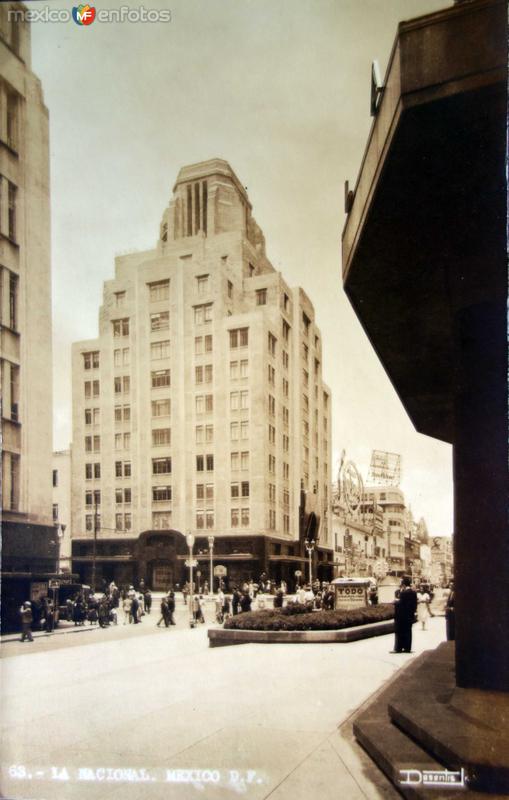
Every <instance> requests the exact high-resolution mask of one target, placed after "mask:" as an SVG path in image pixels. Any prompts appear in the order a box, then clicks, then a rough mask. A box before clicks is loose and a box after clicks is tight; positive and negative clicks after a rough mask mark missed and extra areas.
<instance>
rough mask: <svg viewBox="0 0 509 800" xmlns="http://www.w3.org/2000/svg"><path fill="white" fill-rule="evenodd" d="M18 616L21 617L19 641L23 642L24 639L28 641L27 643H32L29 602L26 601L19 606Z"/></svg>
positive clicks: (31, 615)
mask: <svg viewBox="0 0 509 800" xmlns="http://www.w3.org/2000/svg"><path fill="white" fill-rule="evenodd" d="M19 614H20V617H21V641H22V642H24V641H25V639H28V641H29V642H33V641H34V637H33V636H32V629H31V625H32V622H33V614H32V604H31V603H30V601H29V600H27V601H26V602H25V603H23V605H22V606H21V608H20V610H19Z"/></svg>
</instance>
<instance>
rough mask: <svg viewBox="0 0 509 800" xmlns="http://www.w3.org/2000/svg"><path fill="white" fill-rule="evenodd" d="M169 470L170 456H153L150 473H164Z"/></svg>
mask: <svg viewBox="0 0 509 800" xmlns="http://www.w3.org/2000/svg"><path fill="white" fill-rule="evenodd" d="M170 472H171V458H153V459H152V474H153V475H166V474H168V473H170Z"/></svg>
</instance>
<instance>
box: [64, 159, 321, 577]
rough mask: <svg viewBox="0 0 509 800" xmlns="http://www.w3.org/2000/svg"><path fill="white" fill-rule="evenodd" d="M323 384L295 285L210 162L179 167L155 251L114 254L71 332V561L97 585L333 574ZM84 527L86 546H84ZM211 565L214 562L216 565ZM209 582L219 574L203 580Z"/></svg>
mask: <svg viewBox="0 0 509 800" xmlns="http://www.w3.org/2000/svg"><path fill="white" fill-rule="evenodd" d="M330 407H331V401H330V392H329V389H328V388H327V387H326V386H325V385H324V384H323V382H322V341H321V335H320V331H319V329H318V328H317V326H316V324H315V319H314V309H313V306H312V304H311V301H310V300H309V298H308V297H307V296H306V294H305V292H304V291H303V290H302V289H300V288H297V289H291V288H290V287H289V286H288V285H287V284H286V282H285V281H284V279H283V277H282V275H281V274H280V273H278V272H276V271H275V270H274V268H273V267H272V265H271V263H270V262H269V260H268V259H267V256H266V254H265V240H264V236H263V234H262V232H261V230H260V228H259V227H258V225H257V224H256V222H255V220H254V219H253V217H252V215H251V204H250V202H249V199H248V197H247V194H246V192H245V190H244V188H243V186H242V185H241V183H240V182H239V180H238V178H237V177H236V175H235V173H234V172H233V170H232V169H231V167H230V166H229V165H228V164H227V163H226V162H225V161H222V160H220V159H213V160H211V161H206V162H203V163H199V164H195V165H192V166H187V167H184V168H183V169H181V170H180V172H179V175H178V178H177V182H176V184H175V187H174V192H173V198H172V200H171V201H170V204H169V206H168V208H167V209H166V210H165V212H164V214H163V219H162V222H161V227H160V238H159V241H158V243H157V246H156V249H155V250H152V251H148V252H143V253H133V254H130V255H127V256H122V257H119V258H117V259H116V264H115V278H114V280H111V281H107V282H106V283H105V286H104V302H103V306H102V307H101V309H100V315H99V338H98V339H95V340H92V341H85V342H79V343H76V344H75V345H74V347H73V467H72V509H73V511H72V514H73V521H72V530H73V571H78V572H79V573H80V574H81V576H82V579H83V580H85V581H90V580H91V579H92V575H93V564H94V561H95V565H96V575H97V583H98V584H99V583H100V581H101V580H106V581H109V580H111V579H114V580H115V581H117V582H119V583H124V582H126V581H133V580H134V581H136V580H140V579H142V578H143V579H144V580H145V581H146V583H148V585H150V586H152V588H153V589H156V590H157V589H166V588H168V586H171V585H175V584H176V583H180V584H181V583H182V582H183V581H184V580H186V577H187V574H188V571H187V569H186V567H185V563H184V562H185V559H186V558H187V557H188V550H187V547H186V543H185V535H186V533H188V532H192V533H193V534H194V535H195V536H196V543H195V548H194V556H195V558H197V560H198V570H199V571H201V573H202V576H203V577H202V581H203V580H204V579H205V578H206V579H207V580H209V564H210V560H209V557H210V553H209V543H208V537H210V536H213V537H214V543H213V548H214V550H213V559H214V561H213V563H214V566H215V567H217V566H219V567H223V568H224V570H226V576H225V582H226V583H227V584H230V585H231V584H232V583H234V582H237V581H240V580H243V579H245V578H249V577H253V578H255V579H256V578H258V577H259V576H260V574H262V573H264V572H265V573H266V574H267V575H270V576H271V577H273V578H275V579H276V580H280V579H281V578H285V579H286V580H287V581H289V582H290V583H291V584H292V585H293V583H294V581H295V571H298V570H300V571H301V572H302V573H303V574H304V573H305V571H306V574H307V566H306V565H307V554H306V551H305V547H304V539H305V537H306V535H313V534H314V538H315V539H316V538H317V534H318V536H319V540H318V546H317V547H316V549H315V552H314V554H313V559H314V562H315V563H314V575H317V574H318V576H319V577H323V578H326V577H330V576H331V572H332V546H331V532H330V527H329V525H330V520H329V506H330V496H329V489H328V487H329V485H330V467H331V440H330V437H331V424H330ZM94 539H95V557H94ZM224 570H222V571H223V572H224ZM215 585H216V586H217V582H216V584H215Z"/></svg>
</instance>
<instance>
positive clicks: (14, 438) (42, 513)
mask: <svg viewBox="0 0 509 800" xmlns="http://www.w3.org/2000/svg"><path fill="white" fill-rule="evenodd" d="M16 8H17V9H20V8H21V6H20V5H19V4H18V3H2V4H1V5H0V65H1V67H0V73H1V74H0V325H1V334H0V335H1V345H0V382H1V397H2V420H1V424H2V521H3V524H4V525H5V524H6V523H14V524H16V523H20V524H24V525H26V524H27V523H28V524H29V525H44V526H50V525H51V524H52V519H51V453H52V352H51V266H50V201H49V133H48V111H47V109H46V107H45V105H44V101H43V96H42V89H41V84H40V81H39V80H38V78H37V77H36V76H35V75H34V74H33V72H32V71H31V69H30V28H29V25H28V24H27V23H24V22H23V21H20V20H18V21H16V20H13V19H12V17H10V16H9V15H10V12H11V11H12V10H13V9H16Z"/></svg>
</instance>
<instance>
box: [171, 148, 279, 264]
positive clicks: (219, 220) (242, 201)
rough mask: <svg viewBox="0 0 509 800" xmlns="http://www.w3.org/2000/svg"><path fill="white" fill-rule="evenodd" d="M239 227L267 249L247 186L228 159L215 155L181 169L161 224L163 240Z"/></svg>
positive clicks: (219, 232)
mask: <svg viewBox="0 0 509 800" xmlns="http://www.w3.org/2000/svg"><path fill="white" fill-rule="evenodd" d="M231 231H239V232H240V233H242V234H243V235H244V236H246V238H247V239H249V241H250V242H251V243H252V244H253V245H254V246H258V247H259V249H261V251H262V253H264V252H265V240H264V237H263V234H262V232H261V230H260V228H259V227H258V225H257V224H256V222H255V220H254V218H253V217H252V215H251V203H250V202H249V198H248V196H247V192H246V190H245V188H244V186H243V185H242V184H241V182H240V181H239V179H238V178H237V176H236V174H235V172H234V171H233V169H232V168H231V167H230V165H229V164H228V162H227V161H224V160H223V159H221V158H212V159H209V160H208V161H200V162H199V163H197V164H189V165H187V166H185V167H182V169H181V170H180V171H179V173H178V176H177V180H176V182H175V185H174V187H173V198H172V199H171V201H170V203H169V206H168V208H167V209H166V210H165V212H164V215H163V220H162V224H161V242H162V243H163V245H164V244H165V243H167V242H168V243H169V242H172V241H174V240H177V239H182V238H186V237H192V236H214V235H217V234H221V233H228V232H231Z"/></svg>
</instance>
